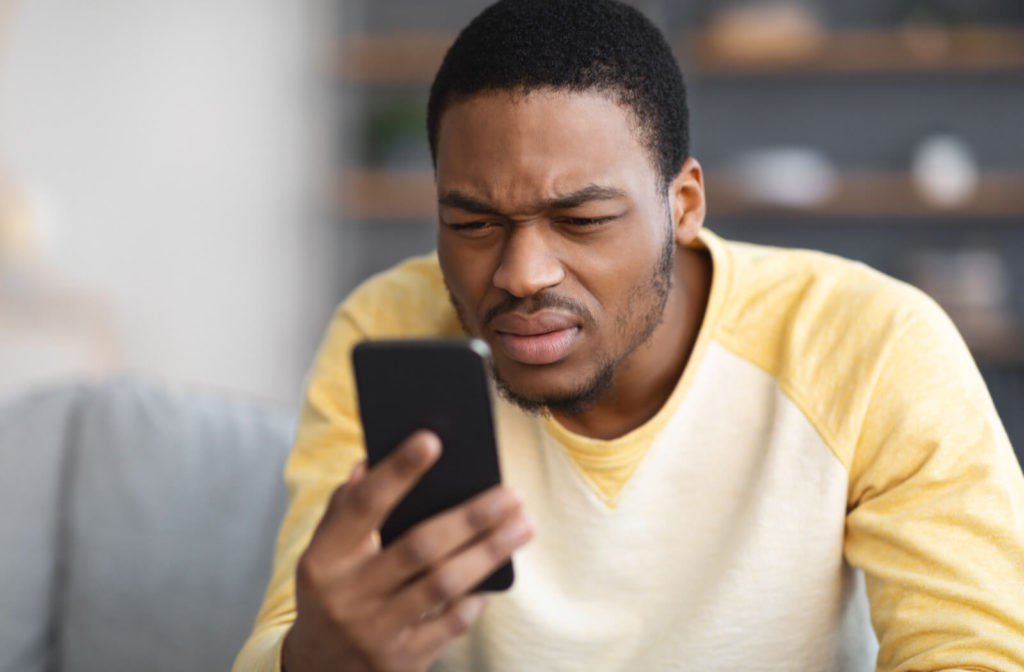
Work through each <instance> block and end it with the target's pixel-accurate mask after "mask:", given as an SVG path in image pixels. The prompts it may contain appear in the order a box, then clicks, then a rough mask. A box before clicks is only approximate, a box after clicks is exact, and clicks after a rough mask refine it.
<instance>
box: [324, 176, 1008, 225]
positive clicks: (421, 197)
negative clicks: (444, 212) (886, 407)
mask: <svg viewBox="0 0 1024 672" xmlns="http://www.w3.org/2000/svg"><path fill="white" fill-rule="evenodd" d="M332 193H333V198H334V201H335V203H334V206H335V211H336V212H337V213H338V214H339V215H340V216H341V217H344V218H346V219H351V220H366V221H386V220H401V221H409V220H425V221H434V220H435V218H436V217H437V205H436V200H437V196H436V192H435V189H434V179H433V175H432V174H431V173H430V172H429V171H407V172H395V171H367V170H351V171H347V172H344V173H343V174H341V175H340V176H338V178H337V183H336V185H335V187H334V188H333V189H332ZM707 193H708V211H709V214H710V215H711V216H717V217H749V218H762V217H792V218H794V219H795V220H797V221H808V222H809V221H810V220H821V219H824V218H829V217H871V218H880V217H886V218H893V219H895V220H899V219H907V218H915V219H917V220H921V219H923V220H935V219H949V218H963V217H970V218H993V217H999V218H1020V219H1021V220H1022V221H1024V173H1022V174H1014V173H1006V174H1000V173H990V174H986V175H983V176H982V178H981V180H980V182H979V184H978V189H977V192H976V193H975V195H974V198H972V199H971V200H970V201H969V202H968V203H965V204H964V205H963V206H961V207H957V208H950V209H944V208H938V207H935V206H933V205H930V204H929V203H927V202H925V201H923V200H922V199H921V198H920V197H919V196H918V195H917V191H916V189H915V187H914V185H913V183H912V181H911V179H910V176H909V175H906V174H902V173H846V174H844V175H843V176H842V177H841V178H840V180H839V186H838V188H837V190H836V193H835V194H834V195H833V197H832V198H830V199H829V200H827V201H825V202H823V203H821V204H819V205H816V206H814V207H810V208H788V207H779V206H770V205H765V204H763V203H759V202H756V201H752V200H750V199H749V198H747V197H746V196H745V195H744V193H745V192H744V190H743V189H742V188H741V187H740V185H738V184H737V183H736V182H735V180H733V179H732V178H730V177H729V176H727V175H716V174H712V175H708V177H707Z"/></svg>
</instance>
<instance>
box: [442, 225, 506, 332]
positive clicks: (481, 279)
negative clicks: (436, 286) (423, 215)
mask: <svg viewBox="0 0 1024 672" xmlns="http://www.w3.org/2000/svg"><path fill="white" fill-rule="evenodd" d="M437 256H438V260H439V262H440V264H441V273H442V274H443V275H444V279H445V282H446V283H447V285H448V289H449V290H450V291H451V293H452V295H453V296H454V298H455V300H456V302H457V303H458V304H459V307H460V309H461V310H462V311H463V312H464V315H463V319H465V320H468V321H469V322H470V324H471V326H474V327H477V326H478V322H479V320H480V318H481V315H482V310H483V309H484V303H485V301H486V297H487V293H488V289H489V288H490V286H491V277H492V276H493V275H494V272H493V270H492V269H491V268H490V262H489V255H488V254H487V253H485V252H483V251H479V250H467V249H465V247H464V246H460V245H458V244H457V243H451V242H445V241H443V240H442V237H439V239H438V246H437Z"/></svg>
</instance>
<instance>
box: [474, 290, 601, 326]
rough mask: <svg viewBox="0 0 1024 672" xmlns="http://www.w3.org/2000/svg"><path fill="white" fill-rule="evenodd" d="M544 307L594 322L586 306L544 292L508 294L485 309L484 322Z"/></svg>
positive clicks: (567, 298) (528, 312)
mask: <svg viewBox="0 0 1024 672" xmlns="http://www.w3.org/2000/svg"><path fill="white" fill-rule="evenodd" d="M546 309H551V310H560V311H563V312H567V313H572V314H573V315H576V316H577V317H579V318H581V319H582V320H583V322H584V323H585V324H593V323H594V316H593V315H591V314H590V311H589V310H587V307H586V306H584V305H583V304H582V303H579V302H578V301H574V300H572V299H570V298H569V297H567V296H560V295H558V294H548V293H544V294H534V295H533V296H527V297H523V298H520V297H516V296H511V295H510V296H509V297H508V298H506V299H505V300H504V301H502V302H501V303H499V304H498V305H496V306H494V307H493V308H491V309H490V310H488V311H487V314H486V315H484V324H485V325H486V324H490V323H491V321H492V320H493V319H495V318H496V317H498V316H499V315H504V314H505V313H523V314H524V315H531V314H533V313H536V312H539V311H541V310H546Z"/></svg>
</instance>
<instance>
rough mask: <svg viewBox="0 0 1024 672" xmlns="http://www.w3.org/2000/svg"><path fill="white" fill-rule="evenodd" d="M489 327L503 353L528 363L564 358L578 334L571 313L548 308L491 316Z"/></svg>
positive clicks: (578, 336)
mask: <svg viewBox="0 0 1024 672" xmlns="http://www.w3.org/2000/svg"><path fill="white" fill-rule="evenodd" d="M492 327H493V328H494V331H495V333H496V334H497V337H498V346H499V347H500V348H501V350H502V351H503V352H504V354H505V355H507V356H508V357H509V358H510V359H512V360H514V361H516V362H519V363H520V364H528V365H532V366H540V365H544V364H554V363H555V362H558V361H561V360H563V359H565V358H566V357H568V356H569V353H570V352H571V351H572V349H573V347H574V346H575V345H576V342H577V341H578V340H579V338H580V333H581V329H580V325H579V324H577V322H576V319H575V318H574V317H573V316H571V315H567V314H565V313H557V312H552V311H543V312H541V313H536V314H534V315H528V316H524V315H519V314H516V313H506V314H504V315H500V316H498V317H497V318H495V319H494V321H493V323H492Z"/></svg>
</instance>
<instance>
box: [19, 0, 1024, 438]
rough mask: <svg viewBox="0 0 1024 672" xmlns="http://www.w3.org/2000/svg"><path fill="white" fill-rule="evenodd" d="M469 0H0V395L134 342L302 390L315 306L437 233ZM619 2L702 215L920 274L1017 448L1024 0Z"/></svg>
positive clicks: (173, 361) (480, 1) (423, 246)
mask: <svg viewBox="0 0 1024 672" xmlns="http://www.w3.org/2000/svg"><path fill="white" fill-rule="evenodd" d="M488 4H489V2H488V1H487V0H433V1H431V2H423V1H422V0H374V1H373V2H370V1H369V0H366V1H362V0H333V1H332V0H287V1H286V0H246V1H245V2H243V1H242V0H202V1H200V0H179V1H178V2H175V3H168V2H156V1H155V0H133V1H131V2H129V1H128V0H96V1H94V2H88V3H68V2H58V1H57V0H33V1H32V2H7V3H4V2H2V1H0V8H2V9H0V396H3V395H7V394H12V393H14V392H17V391H19V390H23V389H25V388H27V387H29V386H33V385H38V384H40V383H41V382H43V381H47V380H52V379H54V378H59V377H63V376H66V375H71V374H74V375H98V374H102V373H106V372H110V371H119V370H125V369H127V370H132V371H140V372H144V373H149V374H153V375H156V376H159V377H162V378H167V379H171V380H175V381H183V382H188V383H194V384H199V385H204V386H214V387H219V388H223V389H227V390H231V391H235V392H240V393H245V394H249V395H253V396H257V397H260V398H265V399H268V400H271V401H274V402H277V403H280V404H283V405H290V406H295V405H297V403H298V401H299V399H300V397H301V392H302V379H303V376H304V375H305V372H306V370H307V368H308V366H309V363H310V360H311V359H312V357H313V353H314V350H315V347H316V344H317V342H318V341H319V338H320V337H321V334H322V332H323V329H324V327H325V325H326V324H327V321H328V320H329V318H330V314H331V310H332V309H333V307H334V305H335V304H336V303H337V302H338V301H340V300H341V299H342V298H343V297H344V295H345V294H346V293H347V292H348V291H349V290H350V289H351V288H352V287H354V286H355V284H357V283H358V282H359V281H360V280H362V279H364V278H365V277H366V276H368V275H369V274H372V273H374V272H376V271H378V270H381V269H383V268H385V267H387V266H389V265H391V264H393V263H395V262H397V261H398V260H400V259H402V258H404V257H406V256H408V255H410V254H416V253H421V252H426V251H429V250H430V249H432V248H433V245H434V240H433V238H434V230H433V226H434V224H433V221H434V203H433V200H434V199H433V183H432V176H431V171H430V157H429V150H428V146H427V142H426V137H425V132H424V129H423V127H424V123H425V103H426V97H427V91H428V88H429V84H430V80H431V78H432V76H433V74H434V72H435V71H436V68H437V66H438V65H439V64H440V61H441V58H442V57H443V55H444V51H445V49H446V47H447V45H448V44H450V42H451V40H452V39H453V38H454V35H455V33H456V32H457V30H458V29H459V28H460V27H461V26H463V25H464V24H465V23H466V22H468V21H469V20H470V19H471V18H472V17H473V16H474V15H476V14H477V13H478V12H479V11H480V10H481V9H483V8H484V7H485V6H487V5H488ZM631 4H633V5H635V6H637V7H638V8H639V9H641V10H642V11H643V12H645V13H646V14H647V15H648V16H650V17H651V19H652V20H654V21H655V23H657V24H658V25H659V26H661V27H662V29H663V30H664V31H665V33H666V35H667V36H668V37H669V39H670V41H671V42H672V44H673V47H674V48H675V50H676V53H677V54H678V57H679V59H680V62H681V64H682V66H683V69H684V72H685V73H686V77H687V84H688V87H689V94H690V106H691V111H692V138H693V141H692V142H693V154H694V155H695V156H696V157H697V158H699V159H700V160H701V162H702V163H703V165H704V167H705V170H706V171H707V174H708V180H707V183H708V194H709V200H710V211H709V212H710V214H709V219H708V226H710V227H711V228H712V229H714V230H715V231H716V232H717V233H719V234H720V235H723V236H726V237H733V238H738V239H744V240H750V241H754V242H761V243H769V244H776V245H790V246H801V247H810V248H815V249H821V250H826V251H829V252H835V253H838V254H842V255H844V256H847V257H851V258H854V259H859V260H862V261H864V262H866V263H868V264H870V265H871V266H874V267H876V268H878V269H880V270H882V271H884V272H886V273H889V274H891V275H894V276H896V277H899V278H902V279H904V280H907V281H909V282H911V283H914V284H915V285H917V286H919V287H921V288H922V289H924V290H925V291H926V292H928V293H929V294H931V295H932V296H933V297H935V298H936V299H937V300H938V301H939V302H940V303H941V304H942V305H943V306H944V307H945V309H946V310H947V311H948V312H949V313H950V315H951V316H952V317H953V319H954V321H955V322H956V323H957V325H958V326H959V328H960V329H961V331H962V333H963V335H964V337H965V339H966V340H967V342H968V344H969V345H970V347H971V349H972V351H973V352H974V355H975V357H976V359H977V361H978V363H979V366H980V367H981V368H982V371H983V373H984V375H985V376H986V379H987V380H988V382H989V385H990V389H991V391H992V393H993V396H994V397H995V399H996V403H997V406H998V408H999V410H1000V412H1001V414H1002V416H1003V419H1004V422H1005V423H1006V424H1007V427H1008V429H1009V431H1010V433H1011V437H1012V438H1013V439H1014V442H1015V445H1016V446H1017V448H1018V451H1020V450H1021V449H1022V445H1024V293H1021V292H1019V291H1017V288H1018V287H1019V286H1021V284H1022V283H1024V3H1021V2H1020V0H745V1H740V0H736V1H726V0H717V1H716V0H635V1H634V2H632V3H631ZM937 365H938V366H941V363H937Z"/></svg>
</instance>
